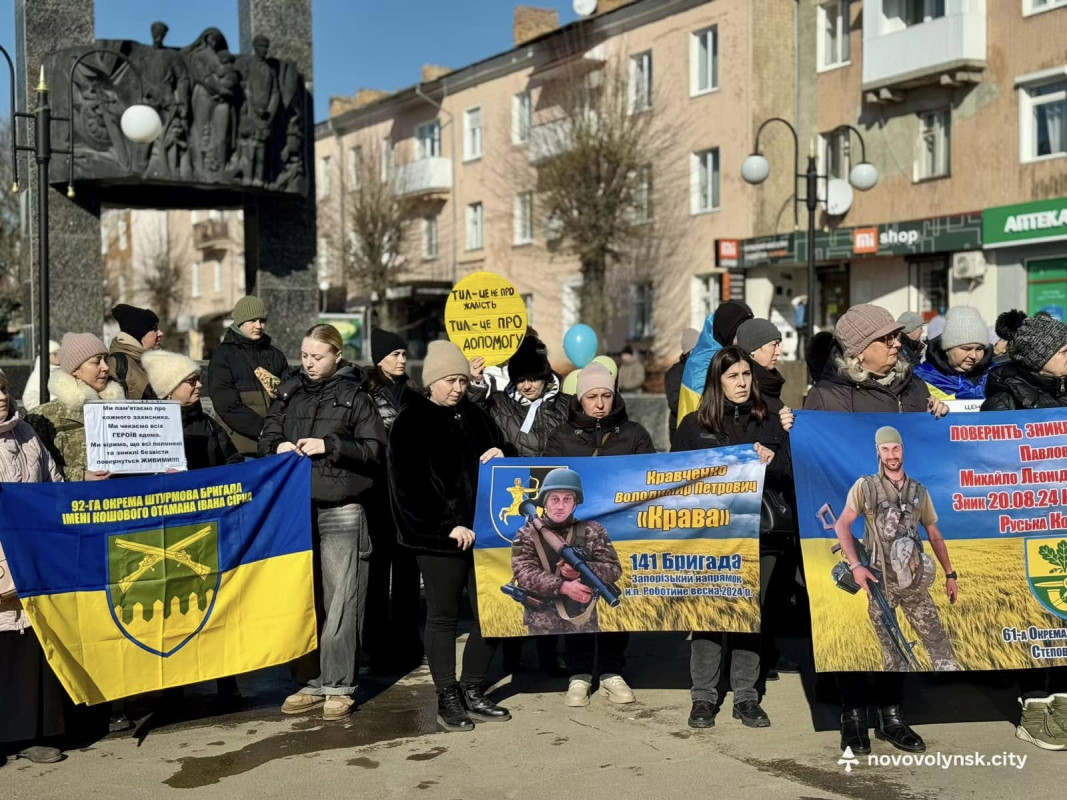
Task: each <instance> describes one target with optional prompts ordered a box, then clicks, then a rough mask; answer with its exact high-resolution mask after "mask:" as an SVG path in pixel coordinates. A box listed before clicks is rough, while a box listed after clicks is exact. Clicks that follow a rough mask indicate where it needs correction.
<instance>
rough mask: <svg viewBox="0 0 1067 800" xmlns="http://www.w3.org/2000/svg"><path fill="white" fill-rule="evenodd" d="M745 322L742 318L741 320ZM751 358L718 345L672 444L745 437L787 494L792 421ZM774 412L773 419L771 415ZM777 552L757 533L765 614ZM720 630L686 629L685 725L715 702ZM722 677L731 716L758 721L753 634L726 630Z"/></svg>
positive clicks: (695, 446)
mask: <svg viewBox="0 0 1067 800" xmlns="http://www.w3.org/2000/svg"><path fill="white" fill-rule="evenodd" d="M746 324H747V323H746ZM754 372H755V371H754V368H753V363H752V361H751V360H750V359H749V357H748V356H747V355H745V353H744V351H743V350H742V349H741V348H739V347H726V348H724V349H722V350H720V351H719V352H718V353H716V354H715V358H714V359H712V362H711V366H710V367H709V368H708V376H707V380H706V381H705V382H704V394H703V395H702V396H701V398H700V407H699V408H698V409H697V411H696V412H694V413H692V414H689V415H688V416H687V417H686V418H685V419H683V420H682V422H681V424H680V425H679V426H678V434H677V436H676V437H675V439H674V447H672V448H671V450H672V451H680V450H701V449H704V448H709V447H725V446H726V445H741V444H751V445H753V447H754V448H755V450H756V452H757V453H758V454H759V458H760V461H761V462H762V463H764V464H766V465H767V473H766V478H765V488H766V489H771V490H775V491H777V492H778V493H779V494H780V495H781V496H782V498H783V499H786V500H787V501H789V500H791V499H792V494H793V465H792V461H791V458H790V453H789V439H788V437H787V436H786V432H785V428H783V427H782V422H783V420H788V424H789V425H792V412H791V411H790V410H789V409H788V408H786V407H783V408H782V409H781V411H780V412H779V413H775V412H773V411H771V410H770V409H769V408H768V406H767V403H766V401H765V400H764V399H763V396H762V394H761V393H760V387H759V384H758V383H757V382H756V380H755V375H754ZM780 415H781V419H780V418H779V416H780ZM778 555H779V554H778V553H777V552H776V551H775V550H774V549H773V548H772V547H771V546H770V545H769V543H765V542H764V541H763V539H762V537H761V540H760V607H761V609H763V611H764V612H770V613H765V616H764V618H765V619H766V620H767V621H768V622H770V619H769V617H770V616H771V615H773V614H775V613H777V612H778V611H779V609H771V608H766V607H765V606H766V603H765V600H766V594H767V588H768V586H769V585H770V584H771V581H772V577H773V572H774V567H775V564H776V562H777V560H778ZM726 639H727V635H726V634H722V633H708V632H701V631H694V632H693V637H692V655H691V658H690V671H691V673H692V680H693V688H692V700H693V708H692V710H691V712H690V714H689V725H690V727H693V728H709V727H711V726H712V725H714V724H715V711H716V708H717V703H718V699H719V698H718V689H717V683H718V677H719V668H720V665H721V663H722V655H723V649H724V646H725V645H726ZM729 645H730V651H731V655H730V659H731V669H730V683H731V688H732V689H733V692H734V711H733V715H734V717H735V718H736V719H740V720H741V722H742V723H743V724H745V725H747V726H749V727H751V728H765V727H768V726H769V725H770V724H771V722H770V719H769V718H768V717H767V714H766V712H765V711H764V710H763V708H762V707H761V706H760V704H759V692H758V691H757V689H756V682H757V681H758V680H759V673H760V634H757V633H737V634H729Z"/></svg>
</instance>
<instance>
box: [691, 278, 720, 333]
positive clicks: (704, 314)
mask: <svg viewBox="0 0 1067 800" xmlns="http://www.w3.org/2000/svg"><path fill="white" fill-rule="evenodd" d="M718 307H719V276H718V275H694V276H693V279H692V281H691V282H690V285H689V327H691V328H696V329H697V330H698V331H699V330H703V329H704V322H705V321H706V320H707V318H708V315H709V314H711V313H712V312H714V311H715V309H716V308H718Z"/></svg>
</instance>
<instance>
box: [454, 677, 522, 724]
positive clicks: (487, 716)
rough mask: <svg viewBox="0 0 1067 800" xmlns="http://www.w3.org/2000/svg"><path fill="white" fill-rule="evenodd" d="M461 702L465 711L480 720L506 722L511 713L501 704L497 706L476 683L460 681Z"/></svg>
mask: <svg viewBox="0 0 1067 800" xmlns="http://www.w3.org/2000/svg"><path fill="white" fill-rule="evenodd" d="M460 688H461V689H462V690H463V704H464V705H465V706H466V707H467V712H468V713H469V714H470V715H471V716H472V717H474V718H475V719H477V720H479V721H480V722H506V721H507V720H509V719H511V714H509V713H508V710H507V709H506V708H504V707H503V706H498V705H497V704H496V703H494V702H493V701H492V700H490V699H489V698H488V697H486V696H485V692H483V691H482V687H481V686H479V685H478V684H476V683H461V684H460Z"/></svg>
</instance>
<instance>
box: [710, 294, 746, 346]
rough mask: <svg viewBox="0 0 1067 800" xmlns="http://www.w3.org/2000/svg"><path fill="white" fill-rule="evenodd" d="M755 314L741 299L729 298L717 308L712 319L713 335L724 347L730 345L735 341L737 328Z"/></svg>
mask: <svg viewBox="0 0 1067 800" xmlns="http://www.w3.org/2000/svg"><path fill="white" fill-rule="evenodd" d="M753 316H755V315H754V314H753V313H752V309H751V308H749V307H748V304H747V303H742V302H741V301H740V300H727V301H726V302H725V303H722V304H721V305H720V306H719V307H718V308H717V309H715V315H714V316H713V317H712V320H711V335H712V336H714V337H715V341H717V342H718V343H719V344H721V345H722V346H723V347H729V346H730V345H732V344H733V343H734V337H735V336H737V329H738V328H739V327H741V323H742V322H744V321H745V320H746V319H752V317H753Z"/></svg>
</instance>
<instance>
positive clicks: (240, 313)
mask: <svg viewBox="0 0 1067 800" xmlns="http://www.w3.org/2000/svg"><path fill="white" fill-rule="evenodd" d="M266 318H267V307H266V306H265V305H263V301H262V300H260V299H259V298H258V297H256V296H255V295H252V294H249V295H245V296H244V297H242V298H241V299H240V300H238V301H237V304H236V305H235V306H234V307H233V324H234V325H236V326H237V327H238V328H240V327H241V326H242V325H244V324H245V323H246V322H248V321H249V320H252V319H266ZM375 363H377V362H375Z"/></svg>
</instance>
